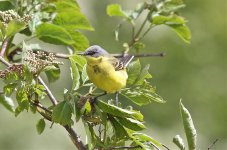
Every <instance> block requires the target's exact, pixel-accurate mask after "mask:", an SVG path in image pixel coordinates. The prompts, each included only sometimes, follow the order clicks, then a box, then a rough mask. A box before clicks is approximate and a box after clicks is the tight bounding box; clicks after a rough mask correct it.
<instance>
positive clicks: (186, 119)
mask: <svg viewBox="0 0 227 150" xmlns="http://www.w3.org/2000/svg"><path fill="white" fill-rule="evenodd" d="M180 113H181V118H182V120H183V125H184V131H185V134H186V137H187V141H188V149H190V150H195V149H196V136H197V133H196V129H195V126H194V124H193V121H192V117H191V115H190V113H189V111H188V110H187V108H185V107H184V105H183V104H182V102H181V100H180Z"/></svg>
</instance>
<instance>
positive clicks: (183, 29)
mask: <svg viewBox="0 0 227 150" xmlns="http://www.w3.org/2000/svg"><path fill="white" fill-rule="evenodd" d="M168 26H169V27H171V28H172V29H173V30H174V31H175V32H176V33H177V34H178V36H179V37H181V39H183V40H184V41H185V42H186V43H190V40H191V31H190V29H189V28H188V27H187V26H186V25H168Z"/></svg>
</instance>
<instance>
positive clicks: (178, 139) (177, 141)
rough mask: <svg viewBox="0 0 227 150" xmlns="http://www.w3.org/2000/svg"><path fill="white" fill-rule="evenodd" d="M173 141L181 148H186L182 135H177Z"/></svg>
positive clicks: (181, 149)
mask: <svg viewBox="0 0 227 150" xmlns="http://www.w3.org/2000/svg"><path fill="white" fill-rule="evenodd" d="M173 143H174V144H176V145H177V146H178V148H179V149H180V150H185V146H184V141H183V139H182V138H181V137H180V135H176V136H175V137H174V138H173Z"/></svg>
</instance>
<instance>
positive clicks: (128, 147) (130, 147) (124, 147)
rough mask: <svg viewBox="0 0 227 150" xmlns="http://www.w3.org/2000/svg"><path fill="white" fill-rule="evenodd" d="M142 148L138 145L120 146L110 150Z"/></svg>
mask: <svg viewBox="0 0 227 150" xmlns="http://www.w3.org/2000/svg"><path fill="white" fill-rule="evenodd" d="M140 147H141V146H139V145H137V146H118V147H111V148H109V150H112V149H136V148H140Z"/></svg>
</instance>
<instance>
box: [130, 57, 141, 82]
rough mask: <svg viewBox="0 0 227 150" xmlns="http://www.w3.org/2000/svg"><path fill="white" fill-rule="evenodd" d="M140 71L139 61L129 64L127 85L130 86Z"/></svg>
mask: <svg viewBox="0 0 227 150" xmlns="http://www.w3.org/2000/svg"><path fill="white" fill-rule="evenodd" d="M140 70H141V65H140V61H139V59H137V60H136V61H133V62H131V63H130V64H129V65H128V67H127V73H128V80H127V85H132V84H133V83H134V82H135V81H136V79H137V78H138V76H139V74H140Z"/></svg>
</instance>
